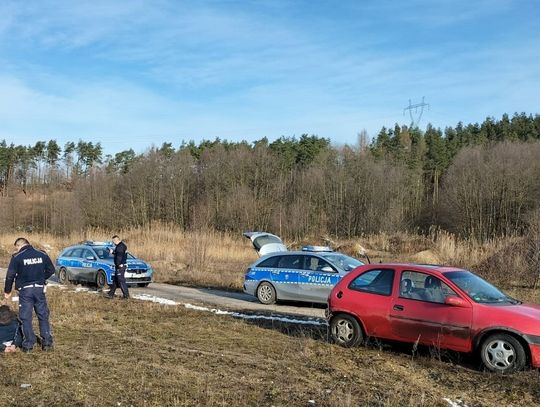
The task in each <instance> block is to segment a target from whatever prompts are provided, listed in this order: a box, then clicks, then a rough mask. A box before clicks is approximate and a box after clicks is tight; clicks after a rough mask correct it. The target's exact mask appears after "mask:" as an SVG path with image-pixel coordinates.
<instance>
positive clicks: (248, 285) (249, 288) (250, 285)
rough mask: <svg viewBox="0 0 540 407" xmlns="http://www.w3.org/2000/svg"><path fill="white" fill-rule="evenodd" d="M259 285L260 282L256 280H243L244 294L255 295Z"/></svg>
mask: <svg viewBox="0 0 540 407" xmlns="http://www.w3.org/2000/svg"><path fill="white" fill-rule="evenodd" d="M259 283H260V281H258V280H244V292H245V293H246V294H249V295H255V294H256V291H257V286H258V285H259Z"/></svg>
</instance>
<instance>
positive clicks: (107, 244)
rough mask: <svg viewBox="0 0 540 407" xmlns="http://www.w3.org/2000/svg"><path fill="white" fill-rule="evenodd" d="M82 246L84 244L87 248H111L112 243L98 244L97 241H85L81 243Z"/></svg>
mask: <svg viewBox="0 0 540 407" xmlns="http://www.w3.org/2000/svg"><path fill="white" fill-rule="evenodd" d="M83 244H85V245H87V246H112V245H113V243H112V242H110V241H107V242H98V241H95V240H85V241H84V242H83Z"/></svg>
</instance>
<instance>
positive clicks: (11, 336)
mask: <svg viewBox="0 0 540 407" xmlns="http://www.w3.org/2000/svg"><path fill="white" fill-rule="evenodd" d="M21 345H22V332H21V324H20V323H19V320H18V319H17V314H15V313H14V312H13V311H12V310H11V309H10V308H9V306H7V305H1V306H0V352H6V353H8V352H15V350H16V348H17V347H21Z"/></svg>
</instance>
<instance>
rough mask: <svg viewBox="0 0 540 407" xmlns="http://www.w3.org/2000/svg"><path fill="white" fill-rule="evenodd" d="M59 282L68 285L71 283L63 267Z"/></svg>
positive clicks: (59, 273)
mask: <svg viewBox="0 0 540 407" xmlns="http://www.w3.org/2000/svg"><path fill="white" fill-rule="evenodd" d="M58 281H59V282H60V284H67V283H68V282H69V281H68V276H67V270H66V269H65V268H64V267H62V268H61V269H60V271H59V272H58Z"/></svg>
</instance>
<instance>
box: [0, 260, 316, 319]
mask: <svg viewBox="0 0 540 407" xmlns="http://www.w3.org/2000/svg"><path fill="white" fill-rule="evenodd" d="M5 274H6V270H5V269H0V278H1V279H2V281H3V280H4V278H5ZM51 280H52V281H51V282H52V283H54V277H52V278H51ZM88 287H89V288H90V289H92V287H91V286H88ZM130 293H131V295H132V296H133V295H136V294H145V295H147V296H155V297H158V298H164V299H167V300H172V301H175V302H179V303H184V304H192V305H202V306H210V307H216V308H220V309H224V310H233V311H249V312H256V313H264V314H279V315H296V316H305V317H317V318H324V305H321V304H309V303H308V304H305V303H284V304H281V303H280V304H274V305H263V304H261V303H259V302H258V300H257V299H256V298H255V297H252V296H250V295H247V294H244V293H240V292H232V291H224V290H217V289H211V288H197V287H185V286H178V285H171V284H163V283H152V284H150V285H149V286H148V287H145V288H139V287H130ZM117 294H118V293H117Z"/></svg>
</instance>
